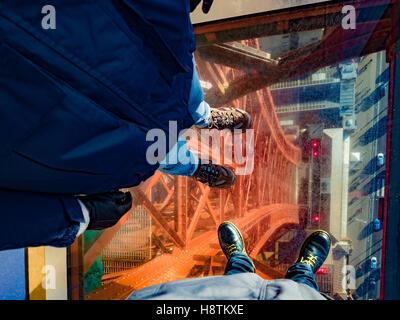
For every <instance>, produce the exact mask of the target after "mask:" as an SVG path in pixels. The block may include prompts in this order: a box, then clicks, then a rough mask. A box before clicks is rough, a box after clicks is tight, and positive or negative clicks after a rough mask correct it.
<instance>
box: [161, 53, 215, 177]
mask: <svg viewBox="0 0 400 320" xmlns="http://www.w3.org/2000/svg"><path fill="white" fill-rule="evenodd" d="M193 64H194V68H193V78H192V87H191V89H190V98H189V104H188V108H189V113H190V114H191V116H192V118H193V120H194V124H195V125H196V126H198V127H206V126H207V119H208V118H209V116H210V106H209V105H208V104H207V102H205V101H204V95H203V89H202V88H201V85H200V80H199V77H198V75H197V71H196V65H195V61H194V58H193ZM198 164H199V159H198V158H197V157H196V156H195V155H194V154H193V153H192V152H191V151H190V150H189V149H188V148H187V144H186V139H185V138H182V137H179V138H178V142H177V143H176V144H175V146H174V147H173V148H172V149H171V150H170V152H169V153H168V154H167V156H166V158H165V159H164V161H162V162H161V165H160V167H159V168H158V170H160V171H162V172H164V173H167V174H171V175H175V176H187V177H191V176H192V175H193V174H194V173H195V172H196V170H197V167H198Z"/></svg>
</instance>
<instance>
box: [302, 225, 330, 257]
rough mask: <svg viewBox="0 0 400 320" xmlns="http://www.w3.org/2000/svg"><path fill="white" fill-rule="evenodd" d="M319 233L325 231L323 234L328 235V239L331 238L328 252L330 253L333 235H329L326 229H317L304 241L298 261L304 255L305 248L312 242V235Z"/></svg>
mask: <svg viewBox="0 0 400 320" xmlns="http://www.w3.org/2000/svg"><path fill="white" fill-rule="evenodd" d="M319 233H323V234H325V235H326V236H328V239H329V249H328V253H329V251H330V250H331V242H332V241H331V236H330V235H329V233H328V232H326V231H324V230H316V231H314V232H312V233H311V234H310V235H309V236H308V237H307V239H306V241H304V243H303V245H302V246H301V248H300V253H299V258H298V259H297V261H296V262H299V260H300V257H301V256H303V251H304V248H305V247H306V246H307V245H308V244H309V243H310V241H311V239H312V235H314V234H319Z"/></svg>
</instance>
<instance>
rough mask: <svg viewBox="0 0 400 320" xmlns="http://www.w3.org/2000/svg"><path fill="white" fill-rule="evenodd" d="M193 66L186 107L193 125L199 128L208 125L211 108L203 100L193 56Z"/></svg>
mask: <svg viewBox="0 0 400 320" xmlns="http://www.w3.org/2000/svg"><path fill="white" fill-rule="evenodd" d="M193 66H194V67H193V77H192V87H191V88H190V97H189V103H188V109H189V113H190V115H191V116H192V118H193V121H194V125H195V126H197V127H200V128H205V127H207V126H208V123H209V119H210V115H211V110H210V106H209V105H208V103H207V102H205V101H204V93H203V88H202V87H201V84H200V80H199V76H198V74H197V70H196V61H195V59H194V56H193Z"/></svg>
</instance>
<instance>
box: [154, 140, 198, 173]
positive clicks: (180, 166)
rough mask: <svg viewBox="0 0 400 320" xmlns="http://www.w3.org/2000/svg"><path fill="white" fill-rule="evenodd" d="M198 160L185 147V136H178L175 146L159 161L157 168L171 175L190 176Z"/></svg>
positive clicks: (195, 168)
mask: <svg viewBox="0 0 400 320" xmlns="http://www.w3.org/2000/svg"><path fill="white" fill-rule="evenodd" d="M199 162H200V160H199V159H198V158H197V157H196V156H195V155H194V154H193V152H191V151H190V150H189V149H188V147H187V142H186V139H185V138H182V137H179V138H178V142H177V143H176V144H175V146H174V147H173V148H172V149H171V150H170V152H168V153H167V155H166V157H165V159H164V160H163V161H161V164H160V166H159V167H158V170H160V171H161V172H164V173H167V174H170V175H173V176H186V177H191V176H193V174H194V173H195V172H196V170H197V168H198V166H199Z"/></svg>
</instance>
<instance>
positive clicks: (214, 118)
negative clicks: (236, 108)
mask: <svg viewBox="0 0 400 320" xmlns="http://www.w3.org/2000/svg"><path fill="white" fill-rule="evenodd" d="M235 121H236V117H235V115H234V114H233V112H229V111H219V110H211V121H210V123H209V124H208V128H209V129H211V128H213V127H215V128H217V129H219V128H220V126H223V125H227V126H229V125H233V124H234V123H235Z"/></svg>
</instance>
